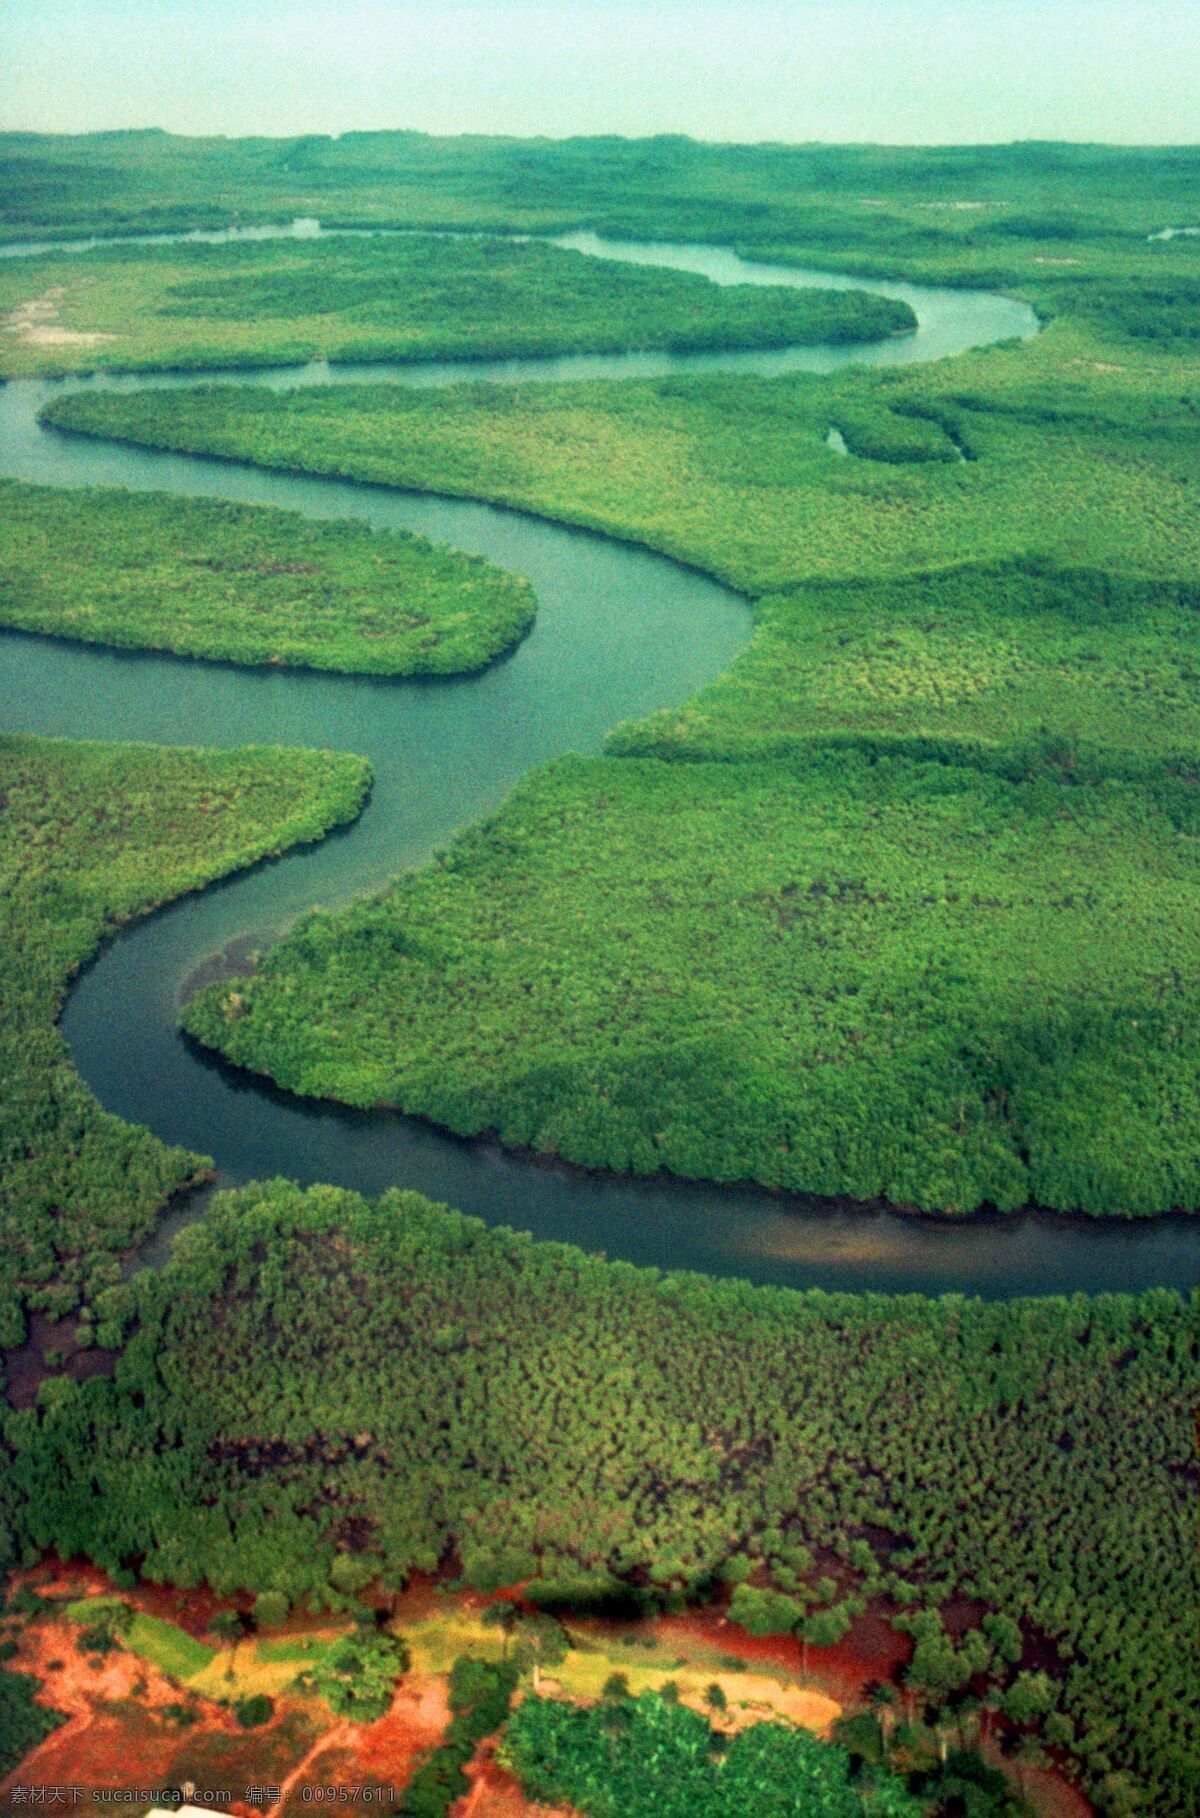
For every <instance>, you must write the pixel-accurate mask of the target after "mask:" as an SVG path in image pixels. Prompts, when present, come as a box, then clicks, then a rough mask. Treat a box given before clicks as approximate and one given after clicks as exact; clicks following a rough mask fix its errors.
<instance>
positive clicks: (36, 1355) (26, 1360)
mask: <svg viewBox="0 0 1200 1818" xmlns="http://www.w3.org/2000/svg"><path fill="white" fill-rule="evenodd" d="M78 1325H79V1316H78V1314H74V1313H72V1314H69V1315H68V1316H67V1318H66V1319H58V1320H55V1319H51V1318H50V1317H49V1315H48V1314H46V1313H31V1314H30V1315H29V1322H28V1330H27V1333H26V1337H25V1342H24V1344H21V1345H16V1346H14V1348H13V1349H12V1350H11V1351H6V1352H5V1353H4V1372H5V1393H6V1394H7V1396H8V1399H9V1401H10V1402H11V1403H12V1405H13V1407H14V1408H31V1407H32V1406H33V1404H34V1402H35V1401H36V1400H37V1392H38V1388H39V1386H40V1385H41V1384H42V1383H43V1382H45V1380H46V1378H47V1377H48V1376H59V1375H62V1376H71V1377H73V1378H74V1380H75V1381H76V1382H86V1381H87V1380H88V1378H89V1376H111V1375H112V1372H113V1365H114V1364H115V1362H116V1359H117V1352H116V1351H106V1350H103V1349H102V1348H101V1347H100V1346H99V1345H90V1346H89V1347H88V1349H87V1350H85V1351H80V1350H78V1349H77V1348H76V1344H75V1332H76V1329H77V1327H78ZM48 1351H59V1352H61V1354H62V1355H61V1359H60V1361H59V1362H57V1363H53V1364H51V1363H47V1361H46V1354H47V1352H48Z"/></svg>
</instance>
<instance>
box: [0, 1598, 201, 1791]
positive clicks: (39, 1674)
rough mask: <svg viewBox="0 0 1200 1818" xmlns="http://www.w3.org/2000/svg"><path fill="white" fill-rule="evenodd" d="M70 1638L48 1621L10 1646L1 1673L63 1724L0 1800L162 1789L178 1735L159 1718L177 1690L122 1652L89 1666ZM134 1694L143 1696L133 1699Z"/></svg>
mask: <svg viewBox="0 0 1200 1818" xmlns="http://www.w3.org/2000/svg"><path fill="white" fill-rule="evenodd" d="M78 1634H79V1629H78V1626H77V1625H76V1624H74V1623H71V1622H67V1621H65V1620H64V1621H54V1620H53V1619H49V1620H45V1621H42V1622H38V1623H36V1624H34V1625H31V1626H29V1627H27V1628H25V1629H24V1630H22V1632H21V1634H20V1636H19V1638H18V1645H17V1652H16V1654H15V1655H14V1657H13V1659H12V1660H11V1661H10V1662H9V1663H8V1664H9V1666H10V1667H11V1669H12V1670H13V1671H15V1672H18V1673H32V1674H33V1675H34V1677H35V1678H37V1679H38V1680H40V1681H41V1687H42V1689H41V1691H40V1692H39V1693H38V1694H37V1702H38V1703H39V1704H44V1705H47V1706H49V1707H50V1708H51V1709H53V1710H58V1711H64V1712H66V1714H67V1719H68V1720H67V1722H66V1723H65V1724H63V1725H62V1727H61V1728H59V1729H57V1730H55V1731H54V1733H53V1734H52V1735H50V1736H47V1737H46V1739H45V1741H44V1742H41V1743H39V1745H38V1746H37V1748H35V1749H33V1750H32V1751H31V1753H30V1754H28V1755H27V1756H26V1757H25V1759H24V1761H23V1762H22V1763H21V1765H20V1766H19V1767H18V1768H17V1769H16V1770H14V1772H13V1773H12V1774H10V1775H9V1776H8V1778H7V1779H6V1780H4V1781H3V1782H0V1793H3V1792H11V1791H12V1790H13V1788H14V1787H17V1786H33V1787H37V1786H68V1787H74V1786H82V1787H87V1788H96V1789H100V1788H105V1789H114V1788H118V1787H126V1786H128V1785H130V1784H131V1775H133V1776H135V1777H136V1782H137V1784H138V1785H145V1786H147V1787H151V1788H157V1787H162V1786H170V1785H171V1784H172V1779H171V1767H172V1763H173V1761H174V1759H175V1757H176V1755H177V1754H178V1752H179V1747H180V1732H179V1731H178V1730H177V1729H175V1728H174V1727H173V1726H171V1725H170V1724H169V1723H168V1722H166V1721H165V1720H164V1719H163V1718H162V1717H161V1716H160V1715H159V1713H160V1712H161V1709H162V1707H163V1706H164V1705H168V1704H173V1703H177V1702H179V1700H180V1692H179V1689H178V1687H176V1686H174V1685H172V1683H171V1681H170V1680H169V1679H166V1678H164V1676H163V1675H162V1674H161V1673H159V1672H158V1671H157V1670H156V1669H155V1668H154V1667H152V1666H150V1665H149V1664H148V1663H147V1662H146V1661H143V1660H139V1659H138V1658H137V1657H136V1656H135V1655H133V1654H129V1653H126V1652H125V1651H124V1650H123V1649H122V1650H120V1651H116V1652H113V1653H112V1654H108V1655H105V1656H104V1657H103V1658H102V1659H101V1660H100V1661H99V1662H98V1664H95V1665H94V1664H93V1663H92V1660H91V1659H90V1658H89V1657H88V1656H85V1655H83V1654H81V1653H80V1652H79V1651H78V1649H77V1647H76V1640H77V1637H78ZM51 1662H55V1663H59V1664H57V1665H55V1666H52V1665H51ZM135 1687H142V1688H144V1690H141V1691H139V1692H138V1693H137V1694H136V1695H135ZM212 1718H213V1722H214V1723H215V1724H216V1725H217V1726H218V1727H224V1725H225V1724H229V1725H232V1724H233V1718H232V1717H231V1716H228V1715H227V1714H226V1713H223V1712H219V1711H216V1710H214V1711H213V1712H212ZM74 1809H75V1810H76V1811H77V1812H79V1813H80V1814H81V1815H82V1814H85V1813H90V1812H92V1811H93V1810H95V1811H101V1810H107V1811H111V1810H112V1807H111V1806H100V1805H94V1804H93V1802H91V1801H90V1800H85V1801H84V1802H82V1803H81V1804H79V1805H77V1806H76V1807H75V1808H74Z"/></svg>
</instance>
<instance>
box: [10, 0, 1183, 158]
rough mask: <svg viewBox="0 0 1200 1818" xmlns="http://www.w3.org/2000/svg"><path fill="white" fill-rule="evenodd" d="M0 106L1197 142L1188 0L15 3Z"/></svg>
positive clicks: (258, 127)
mask: <svg viewBox="0 0 1200 1818" xmlns="http://www.w3.org/2000/svg"><path fill="white" fill-rule="evenodd" d="M0 61H2V63H3V67H4V71H5V81H4V88H3V102H2V110H3V111H2V113H0V127H3V128H4V129H7V130H27V131H39V132H89V131H102V130H114V129H119V128H137V127H151V126H156V127H163V128H165V129H166V130H168V131H171V132H179V133H194V134H228V135H230V136H234V135H239V136H240V135H251V134H254V135H264V136H288V135H292V134H296V133H303V132H326V133H332V134H338V133H341V132H345V131H350V130H354V129H358V130H370V129H382V128H409V129H411V130H417V131H423V132H430V133H447V134H454V133H471V132H474V133H510V134H516V135H534V134H537V135H544V136H546V137H551V138H560V137H567V136H572V135H577V134H578V135H586V134H595V133H613V134H618V135H623V136H627V137H639V136H642V135H645V134H652V133H670V132H674V133H686V134H689V135H690V136H692V137H694V138H699V139H708V140H717V141H722V140H723V141H754V140H764V139H766V140H782V141H787V142H791V143H800V142H808V141H816V140H821V141H825V142H829V143H847V142H858V143H862V142H874V143H882V144H895V145H904V144H934V143H940V144H949V143H955V144H984V143H997V142H1005V141H1010V140H1017V139H1061V140H1074V141H1081V140H1082V141H1092V142H1104V143H1110V144H1142V145H1156V144H1164V145H1170V144H1181V143H1195V142H1196V141H1197V140H1200V105H1198V104H1197V100H1196V96H1197V94H1200V6H1197V5H1196V4H1195V0H1186V3H1185V0H1043V3H1042V4H1041V5H1037V4H1034V3H1032V0H894V3H891V4H889V3H888V0H847V4H844V5H833V4H830V3H829V0H790V3H788V4H782V3H780V0H745V3H743V4H737V5H734V4H730V3H729V0H721V3H720V4H709V5H703V4H702V5H694V4H693V5H690V6H685V5H683V4H681V3H680V0H617V4H615V5H613V6H612V7H610V8H608V9H606V10H604V11H603V12H600V11H598V10H597V9H596V8H595V7H592V6H587V5H584V4H581V0H557V3H555V4H545V3H543V0H515V3H514V4H511V5H506V6H500V5H497V4H495V3H494V0H457V3H456V4H454V5H451V6H448V7H442V8H438V9H436V10H431V9H430V8H428V7H418V6H415V5H413V4H411V0H395V3H392V4H387V3H385V0H348V3H347V4H346V5H345V6H344V7H343V8H341V9H340V10H339V9H337V8H335V7H334V6H333V5H331V4H330V3H329V0H246V3H245V4H243V5H234V4H231V3H230V0H188V3H185V0H19V4H17V5H15V6H11V7H10V8H9V9H8V11H7V13H6V15H5V16H4V18H3V19H0Z"/></svg>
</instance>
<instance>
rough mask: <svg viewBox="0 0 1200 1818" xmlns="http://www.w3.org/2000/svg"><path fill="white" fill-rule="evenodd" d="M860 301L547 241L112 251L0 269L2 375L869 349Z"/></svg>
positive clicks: (12, 263) (876, 318) (876, 313)
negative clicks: (728, 282)
mask: <svg viewBox="0 0 1200 1818" xmlns="http://www.w3.org/2000/svg"><path fill="white" fill-rule="evenodd" d="M915 326H916V318H915V317H914V315H913V313H912V311H911V310H910V309H909V308H908V306H907V304H904V303H897V302H894V301H891V300H889V299H887V298H882V297H875V296H869V295H867V293H866V292H863V291H828V290H808V291H796V290H791V289H786V288H783V287H779V288H762V287H757V286H740V287H738V288H737V289H732V290H730V289H724V288H721V287H719V286H717V285H715V284H712V283H711V282H710V281H709V280H708V279H707V278H702V277H698V276H696V275H695V274H694V273H690V272H677V271H662V270H653V269H651V268H649V267H640V266H629V265H623V264H618V263H617V262H615V261H601V260H597V259H593V258H590V257H586V256H585V255H584V254H582V253H578V252H571V251H566V250H564V249H562V248H560V247H555V246H548V245H542V244H537V243H533V244H520V243H516V244H513V243H507V242H504V241H497V240H487V239H473V238H468V239H438V238H433V237H429V236H421V235H417V236H412V237H409V236H404V237H400V238H383V239H370V240H354V239H349V240H345V239H342V240H339V239H328V240H318V241H313V240H310V241H295V242H289V241H268V242H260V243H258V244H247V245H240V246H236V245H235V246H203V245H201V246H171V247H154V248H147V247H128V248H124V247H108V248H99V249H97V250H96V251H93V252H88V253H77V254H71V255H69V256H68V257H62V256H59V257H54V256H47V257H42V258H31V259H19V260H15V259H14V260H9V261H7V262H5V263H3V264H0V370H3V371H4V372H7V373H9V374H10V375H18V374H28V373H62V372H89V371H93V370H104V369H108V368H111V369H116V370H119V371H125V372H128V371H140V370H147V369H152V368H163V367H167V368H178V369H186V370H192V369H198V368H202V367H206V366H208V367H212V366H225V367H230V366H251V365H291V364H294V363H296V362H301V361H305V360H313V359H328V360H334V361H347V360H384V359H394V360H435V359H454V358H463V359H483V358H489V357H507V356H512V355H522V354H556V353H616V352H624V351H625V350H626V349H629V348H676V349H685V348H687V349H694V348H708V349H712V348H725V347H782V346H786V345H789V344H792V343H813V342H829V341H833V342H847V341H871V340H880V339H882V338H883V337H884V336H887V335H892V334H901V333H904V332H906V331H907V330H911V329H912V328H914V327H915Z"/></svg>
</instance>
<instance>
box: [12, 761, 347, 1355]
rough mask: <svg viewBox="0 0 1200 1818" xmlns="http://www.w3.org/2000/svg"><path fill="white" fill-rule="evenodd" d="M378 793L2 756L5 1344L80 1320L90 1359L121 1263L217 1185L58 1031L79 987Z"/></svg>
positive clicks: (243, 769)
mask: <svg viewBox="0 0 1200 1818" xmlns="http://www.w3.org/2000/svg"><path fill="white" fill-rule="evenodd" d="M367 781H368V778H367V771H366V766H365V765H364V764H363V762H362V760H361V759H358V758H353V757H345V756H334V755H332V754H330V753H326V752H319V751H281V750H269V751H268V750H246V751H232V752H217V751H190V750H170V751H167V750H163V749H160V748H158V747H154V746H149V745H95V744H72V743H60V742H58V741H52V740H38V739H28V738H11V737H8V738H3V739H0V800H2V802H3V810H4V812H3V817H2V818H0V1000H2V1002H3V1017H2V1019H0V1243H2V1247H3V1254H4V1265H5V1266H4V1275H3V1287H2V1293H0V1343H2V1344H4V1345H6V1346H7V1345H15V1344H19V1343H20V1342H21V1339H22V1336H23V1334H24V1330H25V1324H24V1317H23V1313H22V1307H23V1305H28V1306H29V1307H32V1308H35V1309H44V1310H46V1311H48V1312H50V1313H51V1314H53V1315H55V1316H58V1315H61V1314H64V1313H66V1312H68V1311H70V1310H71V1309H72V1308H75V1307H77V1306H78V1307H80V1320H81V1324H80V1327H79V1329H78V1331H77V1333H76V1339H77V1342H78V1343H80V1344H81V1345H86V1344H88V1343H89V1342H91V1340H92V1338H93V1337H95V1335H96V1332H97V1325H96V1322H97V1319H98V1318H99V1307H98V1305H97V1301H98V1299H99V1298H100V1297H102V1295H103V1293H104V1291H105V1290H107V1289H110V1288H112V1286H113V1285H114V1284H115V1283H116V1282H117V1280H118V1277H119V1274H120V1265H119V1262H118V1257H119V1254H120V1252H121V1251H123V1250H125V1249H127V1248H128V1247H129V1246H130V1245H131V1244H133V1243H136V1242H137V1241H138V1240H139V1239H141V1238H143V1237H144V1236H145V1235H146V1234H147V1232H148V1231H149V1230H150V1229H151V1227H152V1225H153V1223H154V1219H155V1217H156V1215H157V1213H158V1212H159V1210H160V1209H161V1208H162V1206H163V1205H164V1204H165V1202H166V1200H167V1199H168V1198H169V1197H170V1195H171V1194H172V1193H174V1192H177V1191H178V1190H179V1189H181V1188H183V1187H186V1186H188V1185H190V1184H191V1183H193V1182H195V1181H196V1180H198V1179H201V1178H203V1177H204V1175H205V1174H206V1173H207V1172H208V1170H209V1164H208V1163H207V1162H206V1161H205V1160H204V1158H203V1157H200V1156H196V1155H188V1154H186V1153H185V1152H184V1151H182V1150H179V1149H168V1148H165V1147H164V1146H163V1145H162V1144H161V1143H159V1142H157V1141H156V1140H155V1139H154V1138H153V1137H152V1136H151V1135H150V1134H149V1133H148V1132H147V1131H145V1130H139V1129H135V1128H134V1127H132V1126H131V1125H129V1124H125V1123H122V1122H121V1120H120V1119H119V1118H115V1117H110V1116H109V1115H108V1114H107V1113H106V1112H104V1111H102V1110H101V1109H100V1107H99V1105H98V1104H97V1103H96V1101H95V1099H94V1098H93V1097H92V1095H91V1093H90V1092H89V1091H88V1090H87V1088H86V1087H85V1086H84V1085H83V1083H82V1081H81V1080H80V1078H79V1076H78V1074H77V1073H76V1071H75V1068H74V1066H73V1065H72V1063H71V1060H70V1056H69V1054H68V1052H67V1047H66V1044H65V1042H64V1041H63V1038H62V1036H61V1035H60V1034H59V1033H58V1030H57V1029H56V1028H55V1019H56V1017H57V1015H58V1012H59V1009H60V1007H61V1005H62V1001H63V996H64V994H65V992H66V988H67V984H68V982H69V980H70V979H71V977H72V975H73V974H74V973H75V972H77V971H78V970H79V968H80V966H82V965H83V964H84V963H85V961H86V960H87V959H89V958H90V957H91V955H92V954H93V953H94V952H95V950H96V948H97V947H98V946H99V944H100V942H101V941H102V940H103V939H104V938H105V936H106V935H108V934H111V933H112V932H113V931H114V930H115V929H116V928H118V927H119V926H120V925H121V924H122V923H123V922H128V921H131V920H133V919H134V917H136V916H138V915H144V914H146V913H147V911H148V910H150V909H152V908H154V907H156V906H157V905H158V904H160V903H164V902H167V901H169V900H170V899H171V898H172V897H176V896H180V895H182V894H183V893H184V892H185V891H187V890H195V889H198V888H199V887H200V886H201V885H203V884H206V883H209V882H210V881H211V880H212V879H213V878H216V877H220V876H222V875H223V874H224V873H226V872H228V871H233V870H236V869H237V868H238V867H239V866H243V865H249V864H252V863H253V862H254V861H255V860H256V859H260V858H262V857H264V856H265V855H267V854H269V853H274V852H279V851H281V850H282V849H283V848H284V847H286V846H289V845H294V844H296V843H297V842H299V841H301V840H311V839H316V838H317V837H318V836H319V835H321V834H322V833H324V832H325V831H326V830H327V829H328V828H330V827H331V826H335V825H336V824H338V823H339V822H341V821H346V820H350V819H352V818H353V816H354V815H355V814H356V813H357V811H358V808H359V806H360V805H361V802H362V799H363V795H364V793H365V790H366V787H367ZM80 1303H82V1305H81V1304H80ZM103 1336H104V1334H103V1329H102V1326H101V1339H102V1342H103Z"/></svg>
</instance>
